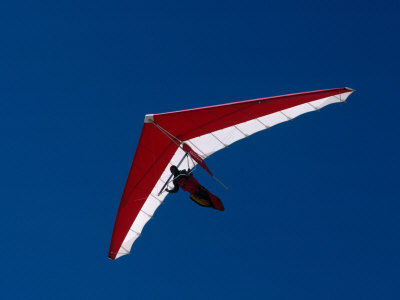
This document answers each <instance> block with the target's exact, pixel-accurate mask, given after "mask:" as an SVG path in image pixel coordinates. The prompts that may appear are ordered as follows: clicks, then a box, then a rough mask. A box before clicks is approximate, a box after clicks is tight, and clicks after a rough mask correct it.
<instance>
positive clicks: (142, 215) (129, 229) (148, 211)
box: [108, 88, 353, 259]
mask: <svg viewBox="0 0 400 300" xmlns="http://www.w3.org/2000/svg"><path fill="white" fill-rule="evenodd" d="M352 92H353V90H352V89H350V88H337V89H329V90H320V91H312V92H306V93H297V94H290V95H283V96H276V97H269V98H260V99H254V100H247V101H241V102H234V103H228V104H222V105H215V106H208V107H201V108H195V109H188V110H182V111H176V112H169V113H160V114H149V115H146V116H145V119H144V124H143V129H142V133H141V136H140V139H139V143H138V146H137V149H136V153H135V156H134V159H133V162H132V166H131V169H130V171H129V175H128V179H127V182H126V185H125V188H124V191H123V194H122V198H121V201H120V205H119V208H118V213H117V217H116V220H115V224H114V230H113V233H112V238H111V245H110V250H109V254H108V256H109V258H111V259H117V258H119V257H121V256H123V255H126V254H129V253H130V250H131V247H132V244H133V242H134V241H135V240H136V239H137V238H138V237H139V236H140V234H141V232H142V230H143V227H144V225H145V224H146V223H147V222H148V221H149V220H150V219H151V217H152V216H153V214H154V212H155V211H156V209H157V208H158V206H159V205H160V204H161V203H163V201H164V199H165V197H166V196H167V194H168V193H165V192H164V193H163V189H164V188H165V186H166V183H167V182H168V180H170V176H171V174H170V171H169V168H170V166H171V165H179V164H180V163H182V161H183V160H184V159H185V157H186V156H187V155H188V153H189V155H190V156H191V157H192V158H194V159H191V160H188V161H189V164H190V165H189V167H190V168H193V167H194V166H195V165H197V164H199V165H201V166H202V167H205V168H207V166H205V164H204V161H203V160H204V159H205V158H207V157H209V156H210V155H212V154H213V153H215V152H217V151H219V150H221V149H223V148H225V147H227V146H229V145H231V144H232V143H234V142H236V141H238V140H241V139H243V138H246V137H248V136H250V135H252V134H254V133H256V132H258V131H261V130H265V129H268V128H270V127H272V126H274V125H276V124H279V123H282V122H285V121H288V120H292V119H293V118H295V117H297V116H299V115H301V114H304V113H306V112H311V111H315V110H319V109H321V108H322V107H324V106H326V105H329V104H332V103H336V102H344V101H345V100H346V99H347V97H348V96H349V95H350V94H351V93H352ZM191 152H192V153H191ZM196 155H197V156H198V157H195V156H196ZM203 164H204V166H203ZM207 169H208V168H207ZM207 169H206V170H207ZM207 171H209V173H210V174H211V175H212V173H211V171H210V170H209V169H208V170H207Z"/></svg>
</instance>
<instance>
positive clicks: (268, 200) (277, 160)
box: [0, 1, 400, 300]
mask: <svg viewBox="0 0 400 300" xmlns="http://www.w3.org/2000/svg"><path fill="white" fill-rule="evenodd" d="M399 12H400V7H399V4H398V2H396V1H379V2H378V1H368V2H365V1H334V2H332V1H317V2H313V1H302V2H301V3H299V2H296V1H279V2H269V1H243V2H242V1H229V2H228V1H201V3H200V2H193V1H181V2H180V1H167V2H166V1H143V2H139V1H136V2H134V1H118V2H114V1H113V2H111V1H56V2H54V1H12V3H11V2H7V3H6V2H3V3H1V4H0V26H1V31H0V34H1V39H0V44H1V47H0V54H1V55H0V82H1V88H0V134H1V141H2V142H1V147H0V154H1V155H0V162H1V170H2V172H0V192H1V194H0V195H1V200H2V201H1V202H2V209H1V218H0V225H1V226H0V228H1V231H0V232H1V233H2V234H1V237H2V241H1V243H0V251H1V252H0V253H1V256H2V263H1V271H0V286H1V294H2V298H4V299H71V298H72V299H116V298H134V299H204V298H207V299H307V300H310V299H398V298H399V296H400V291H399V286H400V280H399V278H400V277H399V268H400V258H399V253H400V242H399V230H400V221H399V209H400V205H399V202H398V199H399V198H400V197H399V191H398V187H397V184H398V178H399V176H398V169H399V158H398V153H399V140H398V139H399V126H398V117H397V115H398V111H399V109H400V105H399V101H398V96H397V89H398V83H399V80H400V76H399V73H398V69H399V67H400V63H399V58H398V53H400V47H399V40H398V37H397V35H398V32H399V29H400V24H399V23H400V22H399V18H398V14H399ZM344 86H349V87H351V88H353V89H355V90H356V92H355V93H354V94H353V95H352V96H351V97H350V98H349V99H348V102H347V103H345V104H334V105H331V106H328V107H326V108H324V109H323V110H321V111H320V112H315V113H310V114H306V115H303V116H300V117H299V118H297V119H295V120H294V121H292V122H286V123H283V124H280V125H277V126H276V127H273V128H271V129H270V130H268V131H264V132H261V133H258V134H256V135H254V136H252V137H251V138H249V139H246V140H245V141H242V142H238V143H235V144H233V145H232V146H231V147H229V148H227V149H225V150H223V151H221V152H219V153H218V154H215V155H214V156H212V157H210V158H209V159H208V162H207V164H208V166H209V167H210V168H211V169H212V170H213V172H214V173H215V174H216V175H217V176H218V177H219V178H220V179H221V180H222V181H223V182H224V183H225V184H226V185H228V186H229V187H230V190H229V191H226V190H224V189H223V188H222V187H220V186H219V185H218V184H217V183H216V182H214V181H213V180H212V179H211V178H209V177H208V176H207V174H206V173H205V172H203V171H199V172H198V173H197V174H196V177H197V178H198V179H199V181H200V182H201V183H202V184H204V185H205V186H206V187H207V188H209V189H210V190H211V191H213V192H214V193H215V194H217V195H218V196H219V197H220V198H221V199H223V201H224V204H225V207H226V211H225V212H223V213H221V212H218V211H213V210H210V209H205V208H201V207H199V206H196V205H194V204H193V203H192V202H191V201H190V200H189V199H188V197H187V195H186V194H184V193H183V192H180V193H179V194H176V195H174V196H169V197H168V198H167V200H166V203H165V204H163V205H162V206H161V207H160V208H159V209H158V210H157V212H156V215H155V217H154V218H153V219H152V220H151V221H150V222H149V223H148V224H147V225H146V227H145V228H144V231H143V234H142V236H141V237H140V239H138V240H137V241H136V243H135V244H134V245H133V248H132V254H131V255H129V256H125V257H123V258H121V259H119V260H117V261H111V260H109V259H107V252H108V246H109V242H110V238H111V233H112V228H113V224H114V219H115V215H116V212H117V208H118V204H119V200H120V197H121V194H122V190H123V187H124V184H125V181H126V177H127V175H128V171H129V168H130V164H131V162H132V158H133V155H134V152H135V149H136V144H137V142H138V139H139V135H140V131H141V127H142V122H143V117H144V115H145V114H146V113H159V112H167V111H175V110H181V109H187V108H192V107H201V106H207V105H213V104H220V103H226V102H232V101H240V100H247V99H252V98H258V97H268V96H275V95H280V94H286V93H294V92H302V91H310V90H317V89H325V88H336V87H344Z"/></svg>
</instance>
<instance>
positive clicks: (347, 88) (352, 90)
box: [345, 86, 356, 93]
mask: <svg viewBox="0 0 400 300" xmlns="http://www.w3.org/2000/svg"><path fill="white" fill-rule="evenodd" d="M345 89H346V90H348V91H349V92H352V93H353V92H355V91H356V90H354V89H352V88H349V87H347V86H346V87H345Z"/></svg>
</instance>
